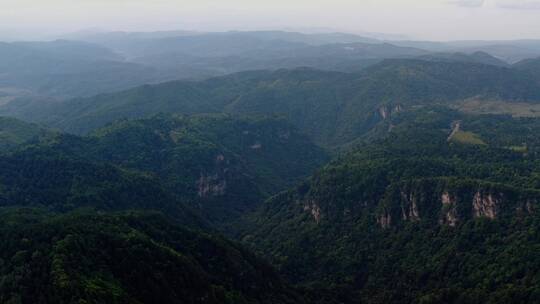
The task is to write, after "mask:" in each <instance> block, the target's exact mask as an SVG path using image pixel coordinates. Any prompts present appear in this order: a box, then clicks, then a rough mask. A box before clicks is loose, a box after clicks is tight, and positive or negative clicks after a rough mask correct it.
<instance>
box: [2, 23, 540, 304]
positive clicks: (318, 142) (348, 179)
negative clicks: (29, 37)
mask: <svg viewBox="0 0 540 304" xmlns="http://www.w3.org/2000/svg"><path fill="white" fill-rule="evenodd" d="M79 40H82V41H84V42H81V41H70V40H60V41H54V42H12V43H1V44H0V55H2V56H0V57H2V59H0V69H2V73H0V115H2V117H0V240H1V241H0V302H1V303H9V304H26V303H29V304H30V303H32V304H33V303H43V304H46V303H66V304H67V303H111V304H113V303H130V304H147V303H201V304H202V303H216V304H217V303H231V304H232V303H246V304H247V303H250V304H251V303H253V304H257V303H260V304H263V303H268V304H270V303H272V304H273V303H277V304H279V303H283V304H293V303H306V304H307V303H314V304H338V303H345V304H349V303H351V304H352V303H423V304H424V303H456V304H457V303H535V302H537V301H538V299H539V298H540V255H539V253H540V234H539V229H540V217H539V213H538V211H539V210H540V207H539V203H540V137H539V136H538V134H540V114H538V113H540V65H538V59H534V58H533V57H527V59H525V58H521V57H523V56H524V55H523V54H524V53H523V52H518V53H514V52H512V51H511V50H512V49H511V48H507V49H506V50H507V52H506V53H505V52H503V51H502V50H501V48H496V46H495V45H490V44H488V43H487V42H483V43H480V42H478V45H475V47H474V48H472V49H471V48H470V47H469V46H468V50H470V52H465V51H464V50H463V49H462V48H461V47H460V43H458V42H454V43H450V42H448V43H435V42H434V43H428V42H424V43H422V42H414V41H408V42H407V41H401V42H399V41H393V42H392V43H388V42H385V41H379V40H375V39H370V38H365V37H361V36H357V35H348V34H339V33H333V34H318V35H317V34H313V35H308V34H300V33H291V32H279V31H275V32H229V33H207V34H193V33H190V32H174V33H173V32H160V33H120V32H118V33H107V34H103V33H102V34H95V35H89V36H84V35H83V36H81V37H79ZM515 43H516V45H515V46H516V47H518V46H519V48H521V50H523V49H527V50H528V51H529V52H531V53H533V54H536V53H534V52H538V56H540V44H538V45H536V44H535V43H534V41H521V42H515ZM526 54H529V53H526ZM263 55H264V56H263ZM510 58H512V60H510ZM521 59H525V60H521ZM518 61H519V62H518ZM169 63H170V64H169ZM254 69H260V70H254ZM180 71H182V73H180ZM235 72H238V73H235ZM188 75H190V77H188ZM210 76H217V77H210ZM171 80H174V81H171ZM163 81H167V82H163ZM96 94H97V95H96Z"/></svg>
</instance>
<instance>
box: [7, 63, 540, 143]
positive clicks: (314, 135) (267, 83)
mask: <svg viewBox="0 0 540 304" xmlns="http://www.w3.org/2000/svg"><path fill="white" fill-rule="evenodd" d="M539 86H540V82H538V78H537V77H536V76H535V75H532V74H530V73H528V72H523V71H521V70H519V69H513V68H506V67H498V66H493V65H484V64H476V63H467V62H444V61H435V62H434V61H426V60H410V59H394V60H385V61H383V62H381V63H379V64H377V65H375V66H372V67H369V68H367V69H365V70H364V71H362V72H361V73H356V74H350V73H339V72H326V71H318V70H312V69H295V70H279V71H275V72H265V71H258V72H245V73H239V74H233V75H230V76H225V77H220V78H213V79H209V80H205V81H198V82H196V81H190V82H186V81H179V82H170V83H164V84H159V85H155V86H143V87H139V88H136V89H132V90H128V91H124V92H120V93H114V94H106V95H98V96H96V97H92V98H85V99H74V100H70V101H66V102H61V103H41V104H38V106H31V107H28V106H25V103H24V102H23V101H21V104H20V108H18V107H17V103H16V102H12V104H11V105H9V106H6V107H3V110H2V108H0V113H1V114H4V115H15V116H16V117H19V118H22V119H26V120H31V121H38V122H43V123H46V124H48V125H50V126H53V127H56V128H60V129H62V130H65V131H67V132H73V133H76V134H85V133H88V132H91V131H92V130H94V129H97V128H99V127H101V126H103V125H105V124H107V123H108V122H112V121H114V120H117V119H120V118H141V117H148V116H151V115H154V114H157V113H160V112H166V113H183V114H193V113H209V112H211V113H222V112H226V113H231V114H242V115H253V114H255V115H279V116H282V117H284V118H286V119H287V120H289V121H290V122H291V123H292V124H293V125H295V126H296V127H297V128H298V129H299V130H300V131H302V132H303V133H305V134H307V135H309V136H310V137H311V139H313V140H314V141H315V142H317V143H318V144H320V145H323V146H327V147H335V146H337V145H342V144H346V143H348V142H351V141H354V140H355V139H357V138H358V137H359V136H361V135H362V134H365V133H366V132H368V131H369V130H371V129H372V128H373V127H374V126H375V125H376V124H377V123H378V122H380V121H382V120H385V119H388V118H389V117H390V116H392V115H393V114H395V113H396V112H399V111H403V110H406V109H408V108H410V107H415V106H417V105H422V104H445V105H449V106H452V105H453V104H455V102H460V101H463V100H466V99H469V98H476V99H480V100H493V99H494V100H503V101H505V102H517V101H519V102H529V103H536V102H538V101H540V89H539ZM21 109H22V110H21Z"/></svg>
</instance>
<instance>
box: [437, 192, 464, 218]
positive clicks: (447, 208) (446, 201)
mask: <svg viewBox="0 0 540 304" xmlns="http://www.w3.org/2000/svg"><path fill="white" fill-rule="evenodd" d="M441 202H442V219H441V220H440V221H439V222H440V223H441V224H443V225H448V226H450V227H455V226H456V224H457V223H458V221H459V218H458V213H457V199H456V198H455V197H454V196H453V195H452V194H450V193H449V192H448V191H445V192H443V194H442V195H441Z"/></svg>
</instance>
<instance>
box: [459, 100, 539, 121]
mask: <svg viewBox="0 0 540 304" xmlns="http://www.w3.org/2000/svg"><path fill="white" fill-rule="evenodd" d="M455 108H456V109H458V110H460V111H462V112H465V113H470V114H509V115H512V116H514V117H540V104H531V103H524V102H507V101H486V100H465V101H463V102H460V103H458V104H457V105H456V106H455Z"/></svg>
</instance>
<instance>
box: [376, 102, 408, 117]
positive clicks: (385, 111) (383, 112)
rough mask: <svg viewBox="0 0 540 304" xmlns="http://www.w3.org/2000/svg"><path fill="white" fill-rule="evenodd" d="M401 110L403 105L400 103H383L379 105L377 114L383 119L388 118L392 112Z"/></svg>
mask: <svg viewBox="0 0 540 304" xmlns="http://www.w3.org/2000/svg"><path fill="white" fill-rule="evenodd" d="M401 111H403V107H402V106H401V105H400V104H397V105H393V106H392V105H384V106H381V107H380V108H379V110H378V112H379V115H380V116H381V117H382V119H383V120H386V119H388V118H390V117H391V116H392V115H393V114H396V113H399V112H401Z"/></svg>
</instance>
